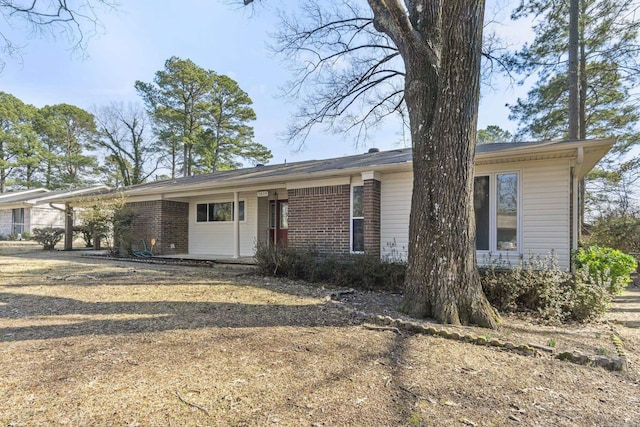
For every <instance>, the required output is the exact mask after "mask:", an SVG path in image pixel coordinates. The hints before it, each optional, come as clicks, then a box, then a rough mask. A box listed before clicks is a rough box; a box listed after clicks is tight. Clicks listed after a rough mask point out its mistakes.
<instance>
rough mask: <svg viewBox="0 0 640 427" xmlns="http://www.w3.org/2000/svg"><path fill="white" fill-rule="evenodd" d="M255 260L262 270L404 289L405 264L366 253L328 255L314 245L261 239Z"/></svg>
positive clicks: (371, 287) (359, 285)
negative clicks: (292, 245) (280, 243)
mask: <svg viewBox="0 0 640 427" xmlns="http://www.w3.org/2000/svg"><path fill="white" fill-rule="evenodd" d="M255 258H256V264H257V265H258V268H259V270H260V271H261V272H262V273H263V274H267V275H272V276H280V277H287V278H290V279H301V280H306V281H309V282H330V283H332V284H334V285H337V286H348V287H353V288H358V289H366V290H387V291H393V292H399V291H401V290H402V286H403V282H404V274H405V270H406V265H405V264H404V262H400V261H393V262H390V261H384V260H381V259H380V258H378V257H375V256H372V255H366V254H348V255H326V254H321V253H319V252H318V251H317V250H316V249H315V248H304V249H300V248H289V247H283V246H274V245H270V244H266V243H264V244H263V243H260V244H258V245H257V247H256V255H255Z"/></svg>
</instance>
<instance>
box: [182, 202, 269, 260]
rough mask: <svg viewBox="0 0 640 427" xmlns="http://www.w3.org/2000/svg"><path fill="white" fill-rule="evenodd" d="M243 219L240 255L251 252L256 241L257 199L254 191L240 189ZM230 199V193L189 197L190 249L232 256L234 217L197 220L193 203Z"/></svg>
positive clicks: (203, 252) (193, 251) (248, 254)
mask: <svg viewBox="0 0 640 427" xmlns="http://www.w3.org/2000/svg"><path fill="white" fill-rule="evenodd" d="M239 198H240V200H243V201H244V202H245V220H244V221H241V222H240V224H239V225H240V256H253V255H254V252H255V245H256V241H257V235H256V234H257V233H256V232H257V229H258V216H257V212H258V202H257V197H256V194H255V193H240V195H239ZM229 201H233V195H224V196H214V197H198V198H197V199H196V198H194V199H191V200H190V201H189V253H190V254H207V255H217V256H229V257H231V256H233V221H217V222H216V221H212V222H197V221H196V209H197V208H196V207H197V205H198V204H202V203H216V202H229Z"/></svg>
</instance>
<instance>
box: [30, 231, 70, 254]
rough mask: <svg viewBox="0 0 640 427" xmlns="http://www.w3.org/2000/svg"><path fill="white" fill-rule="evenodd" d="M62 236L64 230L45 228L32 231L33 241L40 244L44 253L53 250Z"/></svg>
mask: <svg viewBox="0 0 640 427" xmlns="http://www.w3.org/2000/svg"><path fill="white" fill-rule="evenodd" d="M63 236H64V228H53V227H46V228H34V229H33V240H35V241H36V242H38V243H40V244H41V245H42V246H43V247H44V250H45V251H51V250H53V249H54V248H55V247H56V244H58V242H60V240H62V237H63Z"/></svg>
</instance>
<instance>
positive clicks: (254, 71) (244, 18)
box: [0, 0, 530, 163]
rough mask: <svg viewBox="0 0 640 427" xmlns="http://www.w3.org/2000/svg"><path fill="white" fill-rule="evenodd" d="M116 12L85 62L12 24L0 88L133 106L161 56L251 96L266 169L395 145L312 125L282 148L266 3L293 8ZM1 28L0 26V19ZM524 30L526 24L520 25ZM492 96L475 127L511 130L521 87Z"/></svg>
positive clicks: (31, 98)
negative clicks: (17, 52)
mask: <svg viewBox="0 0 640 427" xmlns="http://www.w3.org/2000/svg"><path fill="white" fill-rule="evenodd" d="M498 2H502V4H508V0H490V1H489V2H488V6H487V7H488V9H487V16H488V17H489V18H490V17H493V16H494V13H495V11H496V10H499V11H501V12H500V13H499V16H497V17H496V19H498V20H499V21H501V22H503V24H498V25H496V26H494V28H496V29H497V30H498V31H499V32H501V33H502V34H503V35H505V37H507V38H508V39H509V40H511V42H512V43H514V44H519V43H522V42H523V41H524V39H526V37H527V36H528V35H530V29H529V28H524V27H523V26H522V25H513V24H510V23H509V22H508V19H507V18H508V15H509V13H510V11H511V9H512V6H511V5H509V6H508V7H507V6H503V7H501V5H500V4H498ZM121 3H122V4H121V5H120V7H119V9H118V11H117V12H108V13H107V12H103V13H101V14H100V18H101V21H102V23H103V25H104V30H103V31H101V33H100V34H98V35H97V36H96V37H94V38H92V39H91V40H90V41H89V45H88V50H87V53H88V58H86V59H82V58H79V57H78V55H77V54H74V53H73V52H71V51H70V50H69V43H68V41H67V40H66V39H65V38H64V37H58V38H57V39H55V40H52V39H51V38H50V37H48V38H40V37H38V36H35V37H31V38H29V37H26V36H27V35H28V34H29V33H28V30H27V29H25V28H24V27H21V25H20V23H19V22H18V21H12V24H13V26H14V28H13V30H10V32H9V33H8V34H10V35H12V37H13V40H14V41H16V42H19V44H26V47H25V48H24V50H23V55H22V63H20V62H19V61H15V60H12V59H7V61H6V62H7V63H6V66H5V68H4V70H3V71H2V73H0V82H1V86H0V90H2V91H4V92H7V93H10V94H12V95H14V96H16V97H18V98H19V99H21V100H22V101H23V102H26V103H29V104H33V105H35V106H36V107H42V106H44V105H51V104H59V103H67V104H73V105H77V106H79V107H81V108H84V109H86V110H89V111H91V110H92V109H93V107H94V106H95V107H97V106H102V105H106V104H109V103H111V102H121V101H122V102H125V103H127V102H141V100H140V98H139V97H138V95H137V93H136V91H135V89H134V82H135V81H136V80H142V81H145V82H150V81H152V80H153V77H154V73H155V72H156V71H158V70H160V69H162V68H163V66H164V62H165V61H166V60H167V59H168V58H170V57H171V56H174V55H175V56H178V57H180V58H183V59H187V58H188V59H191V60H192V61H194V62H195V63H196V64H198V65H199V66H201V67H203V68H206V69H211V70H214V71H216V72H217V73H219V74H226V75H228V76H230V77H232V78H233V79H235V80H236V81H237V82H238V83H239V85H240V87H241V88H242V89H243V90H245V91H246V92H247V93H248V94H249V96H250V97H251V98H252V99H253V102H254V110H255V111H256V115H257V120H256V122H254V123H253V125H254V129H255V139H256V141H257V142H260V143H262V144H264V145H266V146H267V147H268V148H270V149H271V151H272V152H273V154H274V158H273V159H272V160H271V162H270V163H281V162H283V161H285V159H286V160H287V161H288V162H291V161H298V160H307V159H320V158H327V157H335V156H341V155H349V154H356V153H361V152H364V151H366V148H368V147H372V146H375V147H378V148H380V149H391V148H395V147H398V145H399V144H400V145H402V142H401V136H400V132H401V129H399V128H398V127H397V125H394V124H389V125H387V126H385V127H384V128H382V129H380V131H379V132H378V133H377V135H376V138H375V139H374V140H373V141H371V142H368V145H367V147H363V146H358V147H356V146H355V145H354V143H353V140H352V139H346V140H345V139H342V138H341V137H340V136H337V135H333V134H328V133H323V130H322V129H320V128H318V129H316V131H315V133H314V134H313V135H312V136H311V138H310V139H309V140H308V142H307V144H306V146H305V147H304V148H303V149H302V150H301V151H297V150H295V149H294V148H295V147H291V146H288V145H286V144H285V143H284V142H283V141H282V140H281V139H280V138H279V137H278V134H279V133H281V132H283V131H284V130H285V128H286V125H287V121H288V119H289V116H290V114H291V112H292V111H293V108H292V106H291V102H290V101H288V100H286V99H282V98H280V97H278V95H279V93H280V92H279V88H280V87H281V86H282V85H283V84H284V83H285V82H286V80H287V79H288V78H289V75H288V70H287V68H286V67H285V64H284V63H283V61H282V60H283V58H280V57H277V56H275V57H274V56H273V54H272V53H271V52H270V51H269V49H268V48H267V46H266V45H267V43H268V42H269V37H268V33H269V32H272V31H273V30H274V28H275V26H276V25H277V20H276V19H275V17H274V14H273V10H271V9H273V8H274V7H282V6H285V7H286V6H287V5H288V7H289V8H295V7H296V5H297V3H298V2H296V1H294V0H291V1H285V0H282V1H278V0H269V1H266V2H262V3H264V4H265V5H266V6H267V7H268V8H267V9H265V8H264V7H258V8H257V9H253V10H252V9H250V8H242V7H241V6H239V5H237V4H236V5H233V4H232V1H231V0H181V1H179V2H177V1H173V2H158V1H157V0H133V1H122V2H121ZM0 25H2V26H3V27H4V23H3V22H1V21H0ZM525 27H526V26H525ZM494 83H495V86H496V89H495V90H493V91H490V90H488V88H486V87H485V88H483V98H482V101H481V105H480V122H479V127H480V128H484V127H486V126H488V125H491V124H497V125H500V126H501V127H503V128H505V129H507V130H510V131H515V128H516V125H515V124H514V123H510V122H508V120H507V116H508V110H507V109H506V108H505V107H504V105H505V103H506V102H511V103H513V102H515V100H516V98H517V96H518V95H520V96H522V95H523V94H524V91H523V89H522V88H509V85H508V84H507V83H506V82H504V81H500V80H496V81H495V82H494Z"/></svg>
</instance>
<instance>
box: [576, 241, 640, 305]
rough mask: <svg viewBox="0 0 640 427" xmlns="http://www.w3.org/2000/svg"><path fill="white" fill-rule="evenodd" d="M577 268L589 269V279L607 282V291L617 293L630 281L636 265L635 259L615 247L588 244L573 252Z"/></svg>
mask: <svg viewBox="0 0 640 427" xmlns="http://www.w3.org/2000/svg"><path fill="white" fill-rule="evenodd" d="M575 261H576V265H577V266H578V268H581V267H586V268H588V270H589V278H590V280H597V281H599V282H608V283H609V288H608V291H609V293H610V294H612V295H619V294H620V293H622V291H624V289H625V288H626V287H627V285H628V284H629V283H630V282H631V273H633V272H634V271H635V269H636V268H637V267H638V264H637V262H636V260H635V259H634V258H633V257H632V256H630V255H627V254H624V253H622V252H621V251H619V250H617V249H612V248H602V247H600V246H589V247H588V248H580V249H579V250H578V251H577V252H576V254H575Z"/></svg>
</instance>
